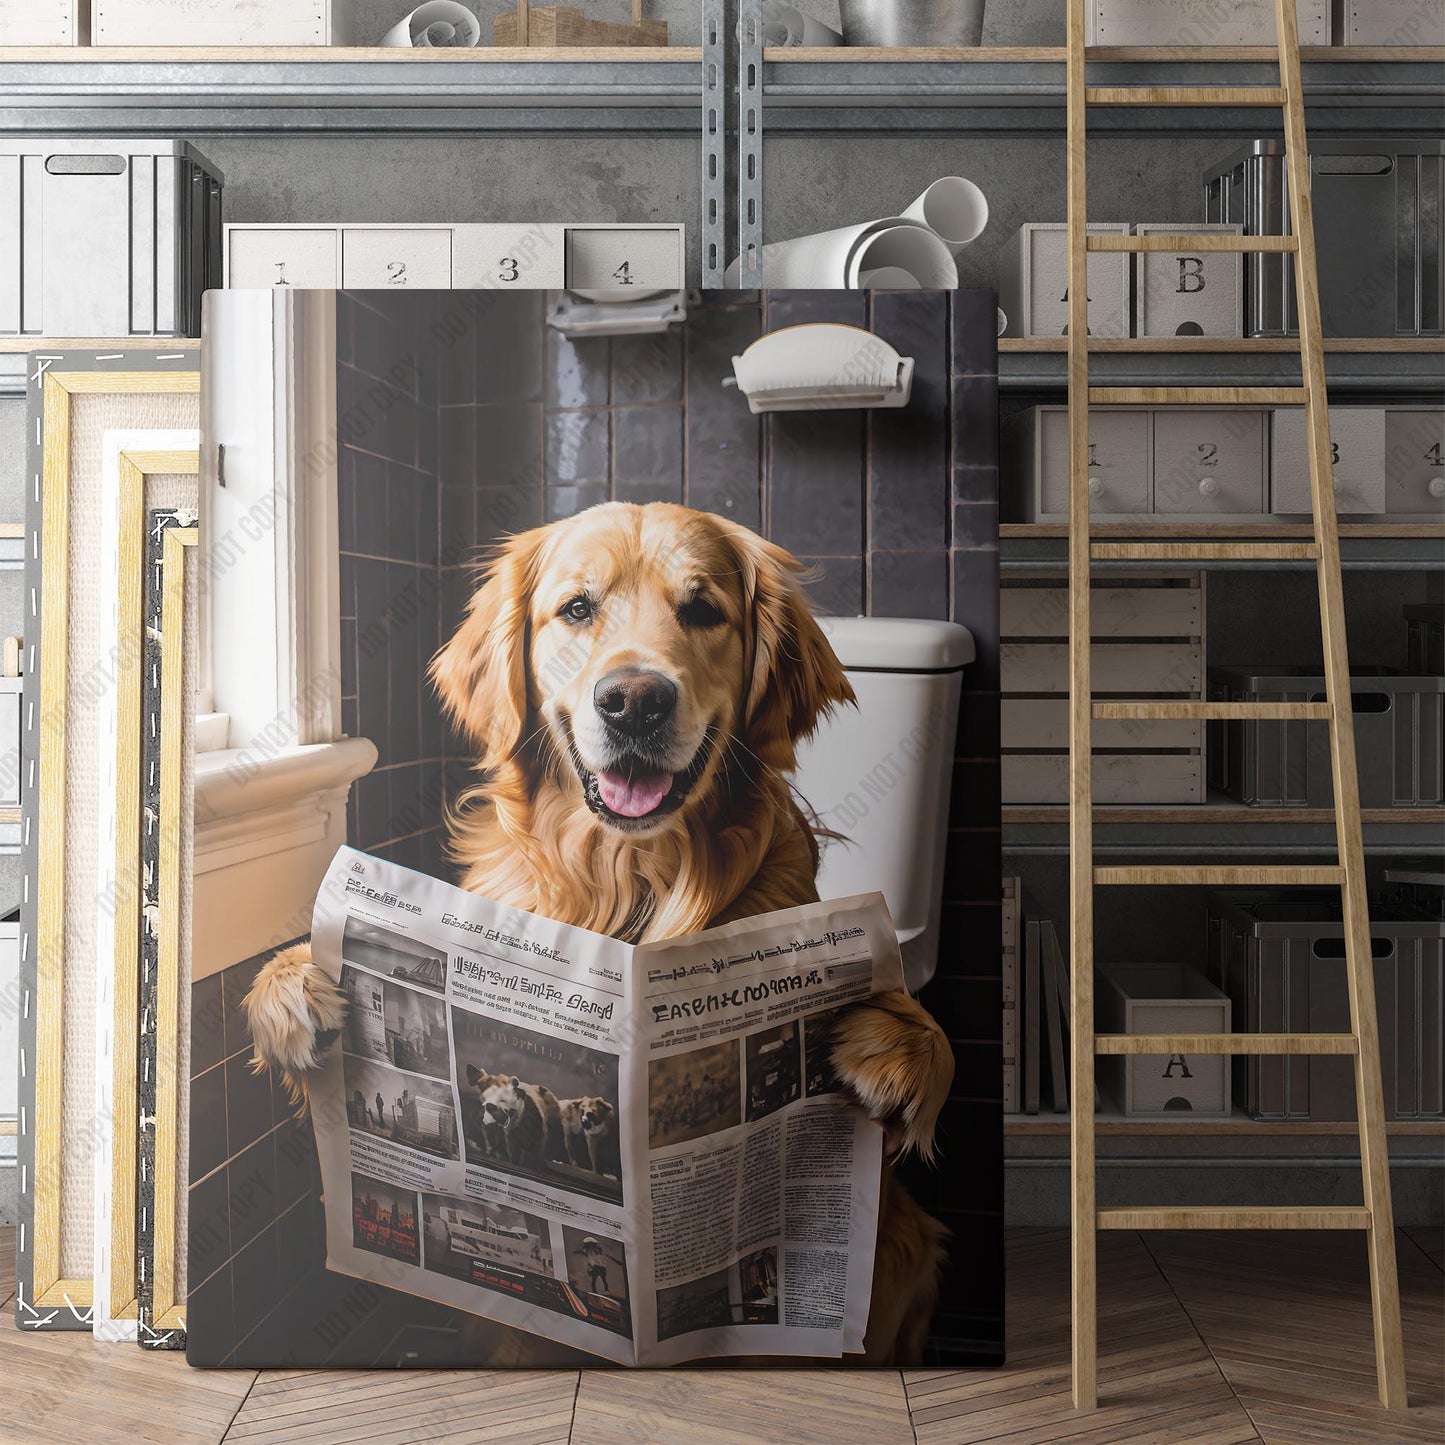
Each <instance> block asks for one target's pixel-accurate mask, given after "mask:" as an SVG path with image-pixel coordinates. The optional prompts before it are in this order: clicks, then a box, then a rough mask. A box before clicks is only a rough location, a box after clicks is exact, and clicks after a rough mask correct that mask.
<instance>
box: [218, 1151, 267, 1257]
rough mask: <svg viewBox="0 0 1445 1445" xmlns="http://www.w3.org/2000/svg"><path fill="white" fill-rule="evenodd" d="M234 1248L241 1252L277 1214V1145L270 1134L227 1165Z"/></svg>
mask: <svg viewBox="0 0 1445 1445" xmlns="http://www.w3.org/2000/svg"><path fill="white" fill-rule="evenodd" d="M226 1173H227V1175H228V1179H227V1188H228V1190H229V1191H230V1205H231V1209H230V1213H231V1248H232V1249H233V1250H234V1251H235V1252H236V1253H238V1254H239V1253H240V1251H241V1250H243V1249H244V1248H245V1247H246V1246H247V1245H248V1244H250V1242H251V1241H252V1240H253V1239H255V1238H256V1237H257V1236H258V1235H260V1234H261V1232H262V1231H263V1230H264V1229H265V1228H266V1226H267V1225H268V1224H269V1223H270V1222H271V1221H272V1220H273V1219H275V1217H276V1212H277V1211H276V1148H275V1144H274V1142H273V1141H272V1138H271V1136H270V1135H269V1134H267V1135H266V1137H265V1138H264V1139H258V1140H257V1141H256V1142H255V1143H254V1144H252V1145H251V1147H250V1148H249V1149H246V1150H244V1151H243V1152H242V1153H240V1154H238V1155H237V1156H236V1157H235V1158H234V1159H232V1160H231V1162H230V1163H229V1164H227V1166H226Z"/></svg>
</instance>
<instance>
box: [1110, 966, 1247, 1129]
mask: <svg viewBox="0 0 1445 1445" xmlns="http://www.w3.org/2000/svg"><path fill="white" fill-rule="evenodd" d="M1098 977H1099V989H1098V995H1097V1002H1096V1004H1095V1010H1094V1014H1095V1027H1096V1029H1097V1030H1098V1032H1099V1033H1101V1034H1103V1033H1107V1034H1227V1033H1229V1032H1230V1029H1231V1023H1230V1004H1229V997H1228V995H1227V994H1224V993H1221V992H1220V990H1219V989H1217V988H1216V987H1215V986H1214V985H1213V984H1212V983H1210V982H1209V980H1208V979H1207V978H1205V977H1204V975H1203V974H1202V973H1196V972H1195V971H1194V970H1193V969H1192V968H1186V967H1184V966H1182V965H1177V964H1153V963H1140V964H1114V965H1111V966H1110V967H1107V968H1100V969H1099V974H1098ZM1229 1073H1230V1071H1229V1068H1228V1060H1227V1059H1225V1058H1224V1057H1223V1056H1222V1055H1219V1054H1188V1055H1184V1054H1169V1055H1165V1054H1106V1055H1103V1056H1102V1057H1101V1058H1100V1059H1099V1082H1100V1085H1101V1087H1102V1088H1103V1089H1104V1091H1105V1092H1107V1093H1108V1094H1110V1095H1111V1096H1112V1097H1113V1098H1114V1100H1115V1101H1116V1102H1117V1103H1118V1104H1119V1105H1120V1106H1121V1107H1122V1108H1123V1110H1124V1115H1125V1117H1126V1118H1131V1119H1139V1118H1154V1117H1156V1116H1162V1115H1165V1114H1191V1115H1193V1116H1194V1117H1195V1118H1202V1119H1227V1118H1228V1117H1229V1113H1230V1096H1229V1083H1230V1079H1229Z"/></svg>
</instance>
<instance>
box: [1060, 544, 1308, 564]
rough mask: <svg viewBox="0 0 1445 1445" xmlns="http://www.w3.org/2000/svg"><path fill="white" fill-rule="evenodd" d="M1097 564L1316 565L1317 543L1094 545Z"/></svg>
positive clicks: (1092, 548) (1093, 555) (1091, 550)
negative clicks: (1294, 563)
mask: <svg viewBox="0 0 1445 1445" xmlns="http://www.w3.org/2000/svg"><path fill="white" fill-rule="evenodd" d="M1089 551H1090V555H1091V556H1092V557H1093V559H1094V560H1095V561H1096V562H1124V561H1130V560H1138V561H1143V562H1313V561H1316V560H1317V559H1318V558H1319V555H1320V547H1319V543H1318V542H1095V543H1094V544H1093V545H1092V547H1091V548H1090V549H1089Z"/></svg>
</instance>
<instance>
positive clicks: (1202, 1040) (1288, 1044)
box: [1094, 1034, 1360, 1056]
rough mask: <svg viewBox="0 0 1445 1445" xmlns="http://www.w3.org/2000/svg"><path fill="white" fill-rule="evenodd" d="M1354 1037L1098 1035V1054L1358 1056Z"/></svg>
mask: <svg viewBox="0 0 1445 1445" xmlns="http://www.w3.org/2000/svg"><path fill="white" fill-rule="evenodd" d="M1359 1051H1360V1041H1359V1040H1358V1039H1357V1038H1356V1037H1355V1036H1354V1034H1096V1035H1095V1036H1094V1052H1095V1053H1096V1054H1263V1055H1268V1056H1273V1055H1277V1054H1357V1053H1359Z"/></svg>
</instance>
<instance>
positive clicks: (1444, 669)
mask: <svg viewBox="0 0 1445 1445" xmlns="http://www.w3.org/2000/svg"><path fill="white" fill-rule="evenodd" d="M1405 666H1406V668H1407V669H1408V670H1409V671H1410V672H1433V673H1435V674H1436V675H1437V676H1438V675H1439V674H1441V673H1445V602H1418V603H1412V604H1411V605H1410V606H1408V607H1406V608H1405Z"/></svg>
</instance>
